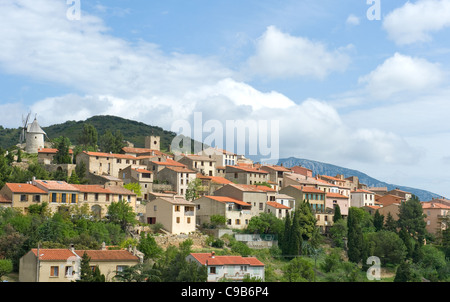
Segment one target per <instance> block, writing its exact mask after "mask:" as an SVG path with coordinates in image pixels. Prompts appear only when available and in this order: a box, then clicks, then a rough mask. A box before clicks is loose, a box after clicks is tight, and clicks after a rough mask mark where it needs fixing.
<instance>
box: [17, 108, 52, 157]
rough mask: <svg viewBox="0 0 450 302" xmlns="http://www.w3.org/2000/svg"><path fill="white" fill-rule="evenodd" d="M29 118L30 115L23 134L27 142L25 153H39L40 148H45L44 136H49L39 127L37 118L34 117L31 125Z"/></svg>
mask: <svg viewBox="0 0 450 302" xmlns="http://www.w3.org/2000/svg"><path fill="white" fill-rule="evenodd" d="M29 116H30V114H28V116H27V118H26V120H25V122H24V127H23V129H22V134H23V135H24V136H25V141H26V146H25V152H27V153H38V150H39V149H40V148H44V136H46V135H47V134H46V133H45V132H44V130H42V128H41V126H39V123H38V122H37V119H36V117H34V121H33V122H32V123H31V124H28V119H29ZM21 139H22V135H21Z"/></svg>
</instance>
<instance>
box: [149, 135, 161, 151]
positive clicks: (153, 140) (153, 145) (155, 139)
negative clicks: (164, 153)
mask: <svg viewBox="0 0 450 302" xmlns="http://www.w3.org/2000/svg"><path fill="white" fill-rule="evenodd" d="M160 141H161V137H159V136H154V135H151V136H146V137H145V148H146V149H152V150H158V151H161V149H160V148H161V146H160Z"/></svg>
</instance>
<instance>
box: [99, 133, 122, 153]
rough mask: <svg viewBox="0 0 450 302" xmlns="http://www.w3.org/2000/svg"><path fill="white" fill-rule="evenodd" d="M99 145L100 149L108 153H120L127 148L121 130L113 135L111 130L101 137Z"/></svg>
mask: <svg viewBox="0 0 450 302" xmlns="http://www.w3.org/2000/svg"><path fill="white" fill-rule="evenodd" d="M99 144H100V149H101V150H102V151H103V152H106V153H109V152H111V153H120V152H121V151H122V148H123V147H124V146H125V143H124V138H123V135H122V133H121V132H120V130H117V131H116V132H115V133H114V134H113V133H112V132H111V130H109V129H108V130H106V132H105V134H103V135H102V136H101V137H100V140H99Z"/></svg>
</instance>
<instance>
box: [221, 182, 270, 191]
mask: <svg viewBox="0 0 450 302" xmlns="http://www.w3.org/2000/svg"><path fill="white" fill-rule="evenodd" d="M228 185H229V186H233V187H235V188H236V189H238V190H240V191H243V192H261V193H266V192H268V191H271V188H269V187H266V186H256V185H244V184H235V183H229V184H228ZM260 187H264V188H260ZM272 190H273V189H272ZM273 191H274V192H275V190H273Z"/></svg>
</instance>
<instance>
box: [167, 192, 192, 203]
mask: <svg viewBox="0 0 450 302" xmlns="http://www.w3.org/2000/svg"><path fill="white" fill-rule="evenodd" d="M174 193H175V192H174ZM158 199H162V200H164V201H167V202H169V203H171V204H186V205H195V203H193V202H192V201H188V200H186V199H184V197H182V196H175V195H173V197H165V196H164V197H163V196H159V197H158Z"/></svg>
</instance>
